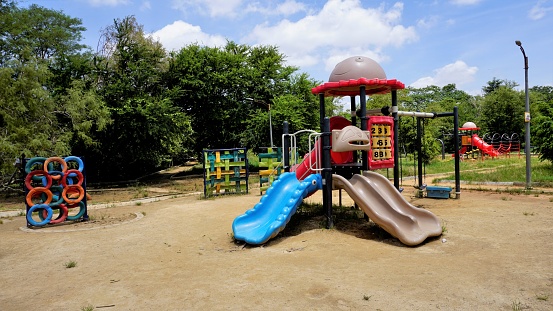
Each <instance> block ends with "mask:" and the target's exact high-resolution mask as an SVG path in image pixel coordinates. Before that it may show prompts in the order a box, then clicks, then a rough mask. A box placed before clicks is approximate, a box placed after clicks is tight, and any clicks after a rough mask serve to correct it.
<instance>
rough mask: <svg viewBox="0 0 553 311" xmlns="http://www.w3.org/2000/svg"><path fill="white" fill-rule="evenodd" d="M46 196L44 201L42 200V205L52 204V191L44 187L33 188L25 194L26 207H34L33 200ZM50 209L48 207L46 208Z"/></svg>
mask: <svg viewBox="0 0 553 311" xmlns="http://www.w3.org/2000/svg"><path fill="white" fill-rule="evenodd" d="M42 194H46V199H45V200H43V201H42V202H41V203H42V204H50V202H52V197H53V195H52V191H50V189H47V188H44V187H35V188H33V189H31V191H29V193H27V197H25V202H26V203H27V205H28V206H34V205H35V203H33V198H35V197H38V196H39V195H42ZM48 208H50V207H48Z"/></svg>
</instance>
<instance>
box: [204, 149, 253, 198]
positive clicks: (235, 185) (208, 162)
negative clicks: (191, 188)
mask: <svg viewBox="0 0 553 311" xmlns="http://www.w3.org/2000/svg"><path fill="white" fill-rule="evenodd" d="M203 154H204V196H205V197H209V196H215V195H220V194H229V193H248V178H249V170H248V157H247V156H246V155H247V149H246V148H232V149H206V150H203Z"/></svg>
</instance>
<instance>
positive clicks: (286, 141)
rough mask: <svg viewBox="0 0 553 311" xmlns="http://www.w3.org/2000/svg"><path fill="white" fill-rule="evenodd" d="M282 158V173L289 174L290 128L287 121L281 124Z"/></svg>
mask: <svg viewBox="0 0 553 311" xmlns="http://www.w3.org/2000/svg"><path fill="white" fill-rule="evenodd" d="M282 133H283V134H284V135H282V149H283V150H282V157H283V158H284V165H283V168H284V171H285V172H290V135H289V134H290V127H289V125H288V121H284V123H282Z"/></svg>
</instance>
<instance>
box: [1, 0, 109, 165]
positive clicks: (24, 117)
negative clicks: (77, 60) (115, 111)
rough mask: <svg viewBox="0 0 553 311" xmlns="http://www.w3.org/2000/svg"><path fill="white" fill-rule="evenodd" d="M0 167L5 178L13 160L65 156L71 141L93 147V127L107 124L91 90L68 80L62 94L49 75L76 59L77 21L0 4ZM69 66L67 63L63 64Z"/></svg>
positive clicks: (37, 9) (41, 10)
mask: <svg viewBox="0 0 553 311" xmlns="http://www.w3.org/2000/svg"><path fill="white" fill-rule="evenodd" d="M0 10H1V11H2V14H1V15H0V25H1V27H0V29H1V30H0V47H1V52H0V81H1V82H0V83H1V85H2V88H1V90H0V141H1V143H0V144H1V150H2V151H1V152H0V154H1V155H0V159H1V163H0V169H1V171H2V176H6V175H7V174H9V173H10V172H9V171H10V170H12V168H10V166H11V163H13V159H14V158H15V157H19V156H20V155H22V154H23V155H25V156H27V157H31V156H35V155H40V156H54V155H57V156H61V155H67V154H69V153H71V148H72V145H73V142H74V140H75V139H80V140H82V141H83V143H87V144H90V143H93V142H94V140H93V139H92V137H91V134H93V132H94V130H95V129H101V128H102V127H103V126H105V124H107V122H109V119H108V116H107V111H105V109H104V108H103V103H102V102H101V100H100V99H99V98H98V96H97V95H96V93H95V91H94V90H93V89H91V88H87V87H86V86H85V84H84V83H83V81H82V80H79V79H68V80H67V81H66V83H65V85H64V86H63V88H64V91H63V92H59V93H57V94H56V92H55V91H54V90H55V89H57V88H58V87H61V85H58V86H55V85H56V83H53V81H55V79H56V74H57V73H61V72H62V71H52V68H54V67H57V68H61V67H60V66H58V65H59V64H60V63H61V62H60V60H62V59H69V60H70V59H71V58H72V57H74V56H75V57H77V56H76V55H78V53H79V51H80V49H81V48H82V45H80V44H79V43H78V40H79V39H80V38H81V34H80V32H81V31H82V30H84V28H82V27H81V26H80V20H78V19H73V18H70V17H68V16H66V15H64V14H63V13H61V12H58V11H53V10H48V9H45V8H42V7H39V6H36V5H31V6H30V7H29V8H18V7H17V6H16V4H15V2H6V1H3V2H2V5H1V6H0ZM68 62H69V63H70V61H68Z"/></svg>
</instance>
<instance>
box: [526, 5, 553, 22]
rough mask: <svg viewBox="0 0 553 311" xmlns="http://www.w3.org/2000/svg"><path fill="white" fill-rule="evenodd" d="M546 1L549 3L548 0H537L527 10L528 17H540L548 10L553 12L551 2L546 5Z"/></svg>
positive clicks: (535, 18) (536, 18)
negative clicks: (528, 10) (549, 4)
mask: <svg viewBox="0 0 553 311" xmlns="http://www.w3.org/2000/svg"><path fill="white" fill-rule="evenodd" d="M547 3H551V1H548V0H539V1H538V2H537V3H536V4H535V5H534V6H533V7H532V9H530V12H528V17H529V18H530V19H532V20H538V19H542V18H543V17H544V16H545V15H546V14H547V13H548V12H553V4H552V5H551V6H546V4H547Z"/></svg>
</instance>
